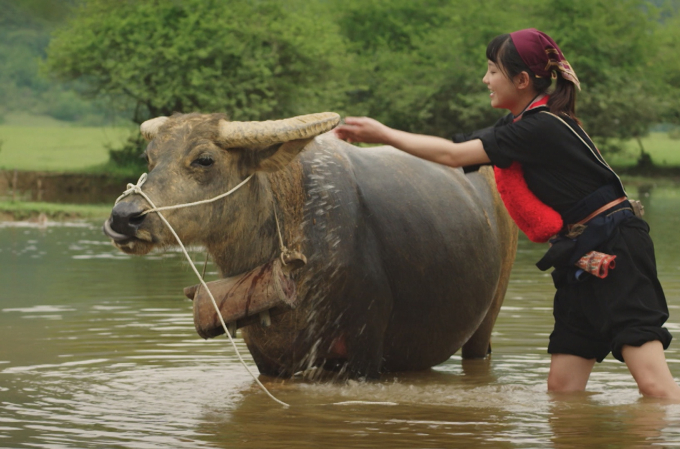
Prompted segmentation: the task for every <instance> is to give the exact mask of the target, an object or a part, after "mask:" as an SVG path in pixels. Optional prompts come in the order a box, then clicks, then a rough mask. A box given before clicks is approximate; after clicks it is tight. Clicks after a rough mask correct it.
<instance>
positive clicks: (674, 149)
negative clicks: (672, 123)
mask: <svg viewBox="0 0 680 449" xmlns="http://www.w3.org/2000/svg"><path fill="white" fill-rule="evenodd" d="M642 146H643V147H644V149H645V151H646V152H648V153H649V154H650V155H651V156H652V162H654V164H655V165H658V166H661V167H663V166H667V167H680V139H671V138H670V137H669V135H668V133H667V132H654V133H650V134H649V135H648V136H647V137H644V138H642ZM639 156H640V146H639V145H638V143H637V142H636V141H630V142H626V147H625V152H624V153H622V154H615V155H609V156H607V161H608V162H609V163H610V164H611V165H613V166H615V167H626V166H631V165H635V163H636V162H637V159H638V157H639Z"/></svg>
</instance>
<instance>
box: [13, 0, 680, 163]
mask: <svg viewBox="0 0 680 449" xmlns="http://www.w3.org/2000/svg"><path fill="white" fill-rule="evenodd" d="M3 1H7V0H0V2H3ZM41 1H43V2H44V1H47V0H31V2H29V3H40V2H41ZM63 1H68V0H63ZM79 5H80V6H79V7H77V8H76V9H75V11H74V15H72V16H71V17H70V19H69V20H68V22H67V23H66V24H65V25H64V26H63V27H62V28H60V29H59V30H58V31H57V32H56V33H55V34H54V39H53V40H52V41H51V43H50V45H49V49H48V55H49V56H48V58H47V62H46V64H45V66H44V67H45V70H46V72H48V73H50V74H51V75H52V76H54V77H56V79H58V80H60V81H62V82H69V83H72V86H74V87H75V88H76V89H77V90H78V91H79V92H80V93H81V94H83V95H85V96H89V97H90V98H99V99H102V98H103V99H106V104H107V106H108V107H113V108H116V110H119V111H129V112H128V113H129V115H130V116H131V117H132V118H133V120H134V121H136V122H137V123H139V122H141V121H143V120H145V119H147V118H149V117H151V116H157V115H169V114H172V113H173V112H176V111H179V112H190V111H198V110H200V111H203V112H213V111H220V112H227V113H228V114H229V115H230V116H231V117H232V119H235V120H263V119H273V118H281V117H285V116H292V115H297V114H302V113H308V112H314V111H320V110H336V111H338V112H341V113H342V112H346V113H348V114H350V115H370V116H373V117H376V118H377V119H379V120H381V121H383V122H385V123H387V124H388V125H390V126H394V127H397V128H400V129H405V130H408V131H413V132H420V133H428V134H435V135H440V136H450V135H451V134H453V133H454V132H461V131H471V130H473V129H478V128H481V127H485V126H489V125H491V124H492V123H493V122H494V120H495V119H496V118H497V117H499V116H500V115H501V114H502V113H503V112H502V111H497V110H494V109H492V108H490V107H489V99H488V93H487V89H486V86H484V84H483V83H482V82H481V78H482V76H483V75H484V71H485V66H486V61H485V56H484V53H485V48H486V44H487V43H488V42H489V41H490V40H491V39H492V38H493V37H494V36H496V35H498V34H501V33H506V32H509V31H512V30H515V29H520V28H525V27H536V28H539V29H541V30H543V31H546V32H547V33H548V34H550V35H551V36H553V37H554V38H555V40H556V41H557V42H558V43H559V44H560V46H561V47H562V49H563V51H564V53H565V55H566V56H567V58H568V60H569V61H570V63H571V64H572V65H573V66H574V67H575V69H576V71H577V73H578V75H579V78H580V79H581V83H582V87H583V92H581V93H580V94H579V101H578V108H577V113H578V115H579V117H580V118H581V119H582V121H583V123H584V126H585V128H586V129H587V130H588V132H589V133H590V134H591V136H593V137H594V138H595V139H596V140H597V141H598V144H599V145H600V148H601V149H603V150H605V151H610V152H611V151H614V150H616V149H617V148H623V147H624V145H623V143H622V142H623V141H626V140H630V139H639V138H640V137H641V136H644V135H645V134H646V133H647V131H648V129H649V127H650V125H651V124H654V123H658V122H659V121H666V122H674V123H680V78H678V73H680V58H677V48H680V2H679V1H678V0H618V1H616V2H612V1H611V0H545V1H543V2H536V1H535V0H515V1H513V2H506V1H502V0H484V1H480V2H465V1H462V0H423V1H421V2H413V1H410V0H373V1H370V2H367V1H365V0H306V1H305V0H290V1H287V2H279V1H275V0H231V1H229V2H223V1H219V0H168V1H157V0H138V1H133V0H81V2H80V3H79ZM2 48H3V47H1V46H0V57H2ZM12 70H13V72H12V73H19V72H20V71H21V70H23V69H20V68H19V67H17V68H14V69H12ZM26 70H28V71H30V70H32V69H30V70H29V69H26ZM1 76H2V75H0V77H1ZM36 82H37V83H40V82H42V83H46V82H47V81H45V80H43V81H39V80H38V81H36ZM31 88H32V89H36V88H37V87H35V86H33V87H31ZM0 89H2V83H1V82H0ZM62 90H63V91H61V92H60V91H59V89H56V90H54V92H56V93H52V94H49V95H48V94H45V95H44V96H43V98H42V104H44V105H49V108H50V110H51V111H52V112H51V114H52V115H53V116H57V117H60V118H63V119H71V120H73V119H78V117H80V116H81V115H82V114H81V115H79V114H80V113H79V111H80V110H81V109H82V105H79V104H78V103H77V101H83V100H77V99H76V98H75V96H74V94H73V93H72V92H69V93H66V90H65V89H63V88H62ZM0 112H1V111H0ZM138 145H140V143H139V142H138V140H136V139H135V138H131V139H130V140H129V141H128V142H127V143H126V144H125V148H122V149H120V150H112V152H111V158H112V160H114V161H118V163H120V164H123V165H127V164H130V163H132V165H134V162H133V161H136V160H137V159H136V153H137V152H139V151H140V149H139V147H138Z"/></svg>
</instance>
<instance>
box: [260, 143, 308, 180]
mask: <svg viewBox="0 0 680 449" xmlns="http://www.w3.org/2000/svg"><path fill="white" fill-rule="evenodd" d="M312 140H313V138H311V139H298V140H291V141H288V142H284V143H281V144H275V145H272V146H270V147H269V148H265V149H263V150H260V151H257V153H256V154H254V156H255V158H254V159H255V160H254V165H255V169H256V170H261V171H266V172H270V173H271V172H275V171H278V170H281V169H282V168H285V167H286V166H287V165H288V164H290V162H291V161H292V160H293V159H295V157H297V155H298V154H300V152H301V151H302V150H303V149H304V147H305V146H306V145H307V144H308V143H309V142H311V141H312Z"/></svg>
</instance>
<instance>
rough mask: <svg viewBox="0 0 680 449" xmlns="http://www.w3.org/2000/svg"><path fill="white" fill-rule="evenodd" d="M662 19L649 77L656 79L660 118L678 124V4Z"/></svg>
mask: <svg viewBox="0 0 680 449" xmlns="http://www.w3.org/2000/svg"><path fill="white" fill-rule="evenodd" d="M672 11H675V12H676V13H675V14H674V15H670V17H669V18H668V19H667V20H665V21H664V23H663V25H662V26H661V27H660V29H659V30H658V33H657V35H656V37H657V41H656V46H657V49H658V51H657V53H656V57H655V58H654V59H653V61H652V64H650V66H649V71H648V75H649V78H652V79H655V80H656V81H657V84H656V85H657V92H656V96H657V97H658V98H660V99H661V105H662V107H661V118H662V119H663V121H665V122H667V123H675V124H680V58H679V57H678V49H680V4H679V5H678V6H677V9H672Z"/></svg>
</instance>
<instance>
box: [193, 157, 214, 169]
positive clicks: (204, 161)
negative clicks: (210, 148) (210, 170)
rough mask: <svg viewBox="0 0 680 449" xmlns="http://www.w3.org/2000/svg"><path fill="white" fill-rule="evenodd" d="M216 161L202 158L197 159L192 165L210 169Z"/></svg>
mask: <svg viewBox="0 0 680 449" xmlns="http://www.w3.org/2000/svg"><path fill="white" fill-rule="evenodd" d="M214 163H215V161H214V160H213V158H211V157H210V156H201V157H199V158H198V159H196V160H195V161H194V162H192V163H191V165H197V166H199V167H210V166H211V165H212V164H214Z"/></svg>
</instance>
